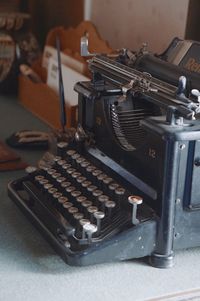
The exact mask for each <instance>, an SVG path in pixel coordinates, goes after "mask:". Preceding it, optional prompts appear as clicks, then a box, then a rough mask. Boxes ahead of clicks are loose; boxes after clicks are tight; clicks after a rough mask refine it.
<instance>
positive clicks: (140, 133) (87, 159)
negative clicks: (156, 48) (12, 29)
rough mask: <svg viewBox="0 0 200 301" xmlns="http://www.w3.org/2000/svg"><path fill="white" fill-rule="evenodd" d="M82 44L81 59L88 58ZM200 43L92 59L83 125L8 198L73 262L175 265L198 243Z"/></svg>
mask: <svg viewBox="0 0 200 301" xmlns="http://www.w3.org/2000/svg"><path fill="white" fill-rule="evenodd" d="M87 46H88V41H87V38H86V37H84V38H83V39H82V40H81V49H82V54H83V55H85V56H90V55H91V54H90V53H89V51H88V48H87ZM199 53H200V44H199V43H197V42H194V41H184V40H180V39H178V38H175V39H174V40H173V41H172V43H171V44H170V46H169V47H168V49H167V50H166V51H165V52H164V53H163V54H162V55H153V54H151V53H149V52H148V51H147V49H146V45H144V46H143V47H142V49H141V50H140V51H139V52H137V53H136V52H132V51H130V50H127V49H123V50H121V51H120V52H118V53H117V54H116V55H113V56H111V55H109V56H108V55H103V54H102V55H98V54H97V55H94V54H93V56H92V57H91V58H90V59H89V69H90V70H91V73H92V80H91V81H90V82H80V83H77V84H76V86H75V90H76V91H77V92H78V93H79V109H78V110H79V112H78V120H79V124H78V127H77V130H76V133H75V135H74V136H73V137H71V138H70V139H69V140H68V141H67V142H66V141H58V143H57V153H56V154H55V155H54V156H53V157H52V160H51V162H50V164H49V165H48V166H43V167H42V168H40V169H37V170H35V171H34V172H32V173H30V174H28V175H27V176H25V177H23V178H21V179H18V180H16V181H13V182H12V183H10V184H9V187H8V192H9V196H10V197H11V198H12V199H13V200H14V201H15V203H16V204H17V205H18V206H19V207H20V209H22V211H23V212H24V213H25V214H26V215H27V216H28V219H29V220H30V221H32V222H33V223H34V224H35V225H36V227H37V228H38V229H39V230H40V232H42V234H44V236H45V237H46V239H47V240H48V241H49V242H50V243H51V245H52V246H53V247H54V248H55V249H56V251H57V252H58V253H59V254H60V255H61V257H62V258H63V259H64V260H65V261H66V262H67V263H68V264H71V265H89V264H96V263H102V262H107V261H117V260H126V259H133V258H140V257H146V256H148V257H149V259H150V264H151V265H153V266H155V267H160V268H167V267H171V266H172V265H173V259H174V251H175V250H176V249H182V248H188V247H195V246H200V190H199V179H200V178H199V176H200V122H199V117H198V116H199V112H200V106H199V103H200V92H199V90H198V88H200V76H199V73H200V60H199Z"/></svg>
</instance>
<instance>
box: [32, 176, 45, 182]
mask: <svg viewBox="0 0 200 301" xmlns="http://www.w3.org/2000/svg"><path fill="white" fill-rule="evenodd" d="M34 179H35V180H36V181H38V182H39V181H40V180H43V179H44V176H40V175H38V176H35V177H34Z"/></svg>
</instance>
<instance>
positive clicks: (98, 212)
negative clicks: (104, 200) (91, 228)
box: [94, 211, 105, 234]
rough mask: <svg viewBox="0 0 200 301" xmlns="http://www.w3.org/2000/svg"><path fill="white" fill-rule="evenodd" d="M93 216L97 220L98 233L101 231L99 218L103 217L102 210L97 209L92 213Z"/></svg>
mask: <svg viewBox="0 0 200 301" xmlns="http://www.w3.org/2000/svg"><path fill="white" fill-rule="evenodd" d="M94 217H95V218H96V220H97V233H98V234H99V233H100V231H101V220H102V219H103V218H104V217H105V213H104V212H102V211H97V212H95V213H94Z"/></svg>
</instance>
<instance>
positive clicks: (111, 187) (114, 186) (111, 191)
mask: <svg viewBox="0 0 200 301" xmlns="http://www.w3.org/2000/svg"><path fill="white" fill-rule="evenodd" d="M118 187H119V185H118V184H117V183H111V184H110V185H109V186H108V189H109V194H110V195H111V196H112V197H113V198H114V197H115V190H116V189H117V188H118Z"/></svg>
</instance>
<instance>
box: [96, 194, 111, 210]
mask: <svg viewBox="0 0 200 301" xmlns="http://www.w3.org/2000/svg"><path fill="white" fill-rule="evenodd" d="M98 201H99V202H100V204H101V209H102V210H104V208H105V203H106V202H107V201H109V197H108V196H107V195H105V194H102V195H100V196H99V197H98Z"/></svg>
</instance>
